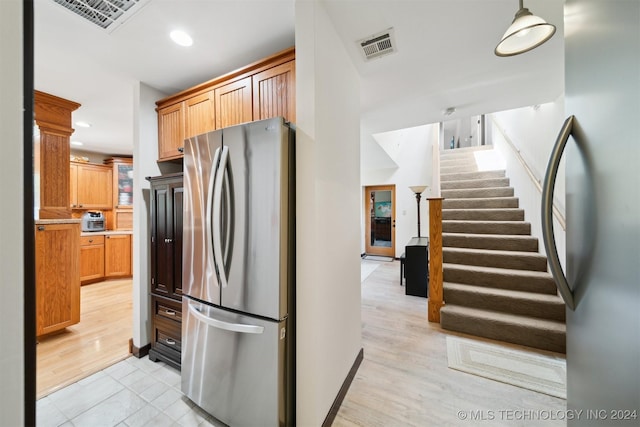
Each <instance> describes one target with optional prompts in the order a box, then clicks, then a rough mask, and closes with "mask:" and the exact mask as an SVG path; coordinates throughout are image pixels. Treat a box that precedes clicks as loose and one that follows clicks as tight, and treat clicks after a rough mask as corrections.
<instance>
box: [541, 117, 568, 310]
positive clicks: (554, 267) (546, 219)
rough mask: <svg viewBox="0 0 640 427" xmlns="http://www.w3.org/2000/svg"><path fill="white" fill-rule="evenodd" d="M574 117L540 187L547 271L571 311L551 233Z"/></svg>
mask: <svg viewBox="0 0 640 427" xmlns="http://www.w3.org/2000/svg"><path fill="white" fill-rule="evenodd" d="M574 120H575V117H574V116H569V117H568V118H567V120H565V122H564V124H563V125H562V128H561V129H560V132H559V133H558V138H557V139H556V143H555V145H554V146H553V149H552V150H551V157H550V158H549V165H548V166H547V173H546V174H545V177H544V185H543V186H542V209H541V211H542V240H543V242H544V247H545V249H546V251H547V257H548V260H549V269H550V270H551V275H552V276H553V279H554V282H556V286H557V287H558V291H559V292H560V295H561V296H562V299H564V302H565V304H566V305H567V307H569V308H570V309H571V310H575V309H576V307H575V301H574V298H573V291H572V290H571V287H570V286H569V283H568V282H567V278H566V276H565V275H564V272H563V271H562V265H561V264H560V258H559V257H558V249H557V248H556V239H555V235H554V233H553V218H552V215H553V190H554V188H555V185H556V175H557V174H558V167H559V165H560V159H561V158H562V153H563V152H564V147H565V146H566V145H567V140H568V139H569V136H571V135H572V132H573V123H574Z"/></svg>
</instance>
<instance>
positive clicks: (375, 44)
mask: <svg viewBox="0 0 640 427" xmlns="http://www.w3.org/2000/svg"><path fill="white" fill-rule="evenodd" d="M358 46H360V49H361V50H362V54H363V55H364V59H365V61H369V60H371V59H374V58H379V57H381V56H384V55H387V54H389V53H393V52H395V51H396V49H395V40H394V36H393V28H389V29H388V30H385V31H382V32H380V33H377V34H373V35H371V36H369V37H366V38H364V39H362V40H359V41H358Z"/></svg>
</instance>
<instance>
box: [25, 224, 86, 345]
mask: <svg viewBox="0 0 640 427" xmlns="http://www.w3.org/2000/svg"><path fill="white" fill-rule="evenodd" d="M35 234H36V235H35V244H36V246H35V249H36V254H35V258H36V335H37V336H39V335H43V334H47V333H50V332H54V331H57V330H59V329H63V328H65V327H67V326H71V325H73V324H75V323H78V322H79V321H80V269H79V262H80V224H50V225H36V231H35Z"/></svg>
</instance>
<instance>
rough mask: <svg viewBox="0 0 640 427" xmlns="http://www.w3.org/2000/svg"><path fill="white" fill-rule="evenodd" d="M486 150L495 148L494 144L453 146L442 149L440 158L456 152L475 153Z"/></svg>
mask: <svg viewBox="0 0 640 427" xmlns="http://www.w3.org/2000/svg"><path fill="white" fill-rule="evenodd" d="M485 150H493V145H476V146H473V147H461V148H451V149H446V150H441V151H440V158H442V157H446V156H451V155H456V154H466V153H472V154H473V153H474V152H476V151H485Z"/></svg>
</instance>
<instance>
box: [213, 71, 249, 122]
mask: <svg viewBox="0 0 640 427" xmlns="http://www.w3.org/2000/svg"><path fill="white" fill-rule="evenodd" d="M215 98H216V129H221V128H224V127H227V126H233V125H237V124H240V123H246V122H250V121H252V120H253V113H252V108H251V77H247V78H244V79H242V80H238V81H236V82H233V83H230V84H228V85H225V86H222V87H219V88H217V89H216V90H215Z"/></svg>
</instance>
